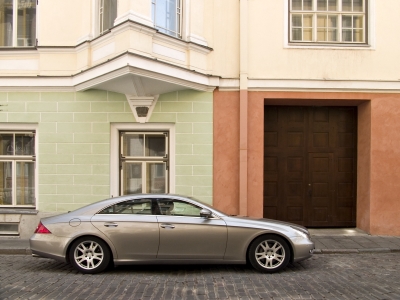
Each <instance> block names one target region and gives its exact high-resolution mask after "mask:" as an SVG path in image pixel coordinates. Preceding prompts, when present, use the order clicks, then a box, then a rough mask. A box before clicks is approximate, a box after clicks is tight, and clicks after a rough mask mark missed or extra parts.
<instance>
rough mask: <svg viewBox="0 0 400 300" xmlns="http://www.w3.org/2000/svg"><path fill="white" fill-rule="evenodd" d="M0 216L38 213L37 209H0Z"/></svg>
mask: <svg viewBox="0 0 400 300" xmlns="http://www.w3.org/2000/svg"><path fill="white" fill-rule="evenodd" d="M0 214H4V215H17V214H20V215H37V214H38V211H37V210H36V209H35V208H15V207H14V208H4V207H2V208H0Z"/></svg>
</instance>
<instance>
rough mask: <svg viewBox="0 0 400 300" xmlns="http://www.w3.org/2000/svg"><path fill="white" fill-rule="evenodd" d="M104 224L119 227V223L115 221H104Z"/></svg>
mask: <svg viewBox="0 0 400 300" xmlns="http://www.w3.org/2000/svg"><path fill="white" fill-rule="evenodd" d="M104 226H106V227H118V224H117V223H114V222H106V223H104Z"/></svg>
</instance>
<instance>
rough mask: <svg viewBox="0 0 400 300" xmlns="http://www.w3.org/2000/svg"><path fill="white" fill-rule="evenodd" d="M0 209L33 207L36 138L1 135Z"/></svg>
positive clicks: (22, 133)
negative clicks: (1, 207)
mask: <svg viewBox="0 0 400 300" xmlns="http://www.w3.org/2000/svg"><path fill="white" fill-rule="evenodd" d="M0 181H1V182H0V206H3V207H4V206H5V207H12V206H26V207H33V206H35V134H34V133H32V132H0Z"/></svg>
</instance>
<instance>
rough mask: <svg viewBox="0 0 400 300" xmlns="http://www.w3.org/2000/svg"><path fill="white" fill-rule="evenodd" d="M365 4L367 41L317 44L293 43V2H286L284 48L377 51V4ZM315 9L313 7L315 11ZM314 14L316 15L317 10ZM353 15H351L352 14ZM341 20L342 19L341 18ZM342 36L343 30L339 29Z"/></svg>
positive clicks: (373, 2)
mask: <svg viewBox="0 0 400 300" xmlns="http://www.w3.org/2000/svg"><path fill="white" fill-rule="evenodd" d="M316 1H317V0H313V5H316V4H314V3H316ZM364 1H365V4H364V7H365V9H366V11H365V16H364V22H365V26H364V31H365V33H364V39H365V41H364V42H362V43H349V42H340V41H338V42H322V41H321V42H317V41H309V42H308V41H304V42H303V41H291V34H292V27H291V21H292V20H291V10H290V5H291V0H286V1H284V11H283V13H284V18H283V21H284V24H283V28H284V40H283V46H284V48H298V49H304V48H310V49H318V48H321V47H322V48H331V49H346V50H348V49H360V50H361V49H364V50H375V49H376V30H375V27H376V26H375V23H376V21H375V15H376V9H375V2H376V0H364ZM314 8H315V7H314V6H313V9H314ZM313 13H316V8H315V11H313ZM329 13H330V12H328V11H327V12H326V14H329ZM350 14H351V13H350ZM314 18H315V19H314V24H316V23H315V22H316V16H315V17H314ZM339 19H341V18H339ZM316 28H317V26H314V30H315V31H314V38H315V39H316ZM338 30H339V31H340V34H341V28H339V29H338Z"/></svg>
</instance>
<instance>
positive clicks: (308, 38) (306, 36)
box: [303, 29, 312, 42]
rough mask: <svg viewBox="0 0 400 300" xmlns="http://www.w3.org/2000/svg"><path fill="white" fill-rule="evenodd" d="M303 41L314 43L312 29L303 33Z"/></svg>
mask: <svg viewBox="0 0 400 300" xmlns="http://www.w3.org/2000/svg"><path fill="white" fill-rule="evenodd" d="M303 37H304V39H303V41H307V42H310V41H312V29H304V31H303Z"/></svg>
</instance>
